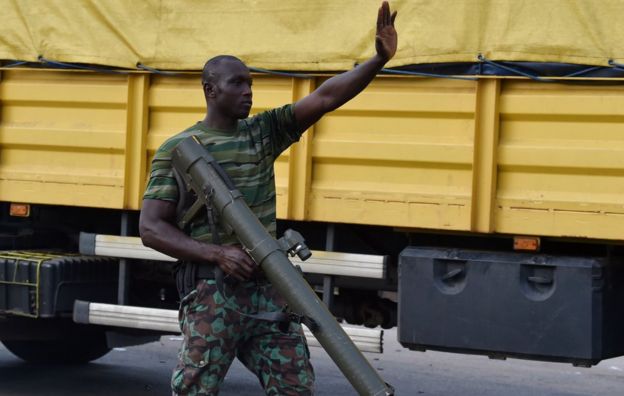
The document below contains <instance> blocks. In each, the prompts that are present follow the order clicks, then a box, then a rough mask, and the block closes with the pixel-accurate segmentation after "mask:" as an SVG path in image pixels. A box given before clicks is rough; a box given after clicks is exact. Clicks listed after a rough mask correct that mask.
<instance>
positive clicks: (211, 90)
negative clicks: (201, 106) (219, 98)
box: [203, 82, 216, 98]
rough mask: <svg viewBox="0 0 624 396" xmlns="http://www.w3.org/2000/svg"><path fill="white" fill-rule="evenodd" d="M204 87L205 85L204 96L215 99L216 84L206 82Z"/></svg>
mask: <svg viewBox="0 0 624 396" xmlns="http://www.w3.org/2000/svg"><path fill="white" fill-rule="evenodd" d="M203 85H204V95H205V96H206V98H214V97H215V94H216V92H215V89H216V86H215V84H214V83H213V82H205V83H204V84H203Z"/></svg>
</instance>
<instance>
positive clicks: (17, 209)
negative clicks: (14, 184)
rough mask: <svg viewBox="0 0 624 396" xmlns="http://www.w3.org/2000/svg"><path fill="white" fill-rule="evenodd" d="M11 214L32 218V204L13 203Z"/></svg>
mask: <svg viewBox="0 0 624 396" xmlns="http://www.w3.org/2000/svg"><path fill="white" fill-rule="evenodd" d="M9 214H10V215H11V216H17V217H28V216H30V204H21V203H12V204H11V207H10V208H9Z"/></svg>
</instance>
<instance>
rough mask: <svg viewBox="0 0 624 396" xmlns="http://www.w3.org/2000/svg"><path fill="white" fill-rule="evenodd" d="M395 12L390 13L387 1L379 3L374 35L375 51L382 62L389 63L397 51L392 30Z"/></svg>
mask: <svg viewBox="0 0 624 396" xmlns="http://www.w3.org/2000/svg"><path fill="white" fill-rule="evenodd" d="M396 16H397V12H396V11H394V12H393V13H392V14H391V13H390V5H389V4H388V2H387V1H384V2H383V3H381V7H379V12H378V13H377V32H376V34H375V49H376V50H377V54H378V55H379V56H381V58H382V59H383V60H384V61H386V62H387V61H389V60H390V59H391V58H392V57H393V56H394V54H395V53H396V50H397V32H396V30H395V29H394V19H395V18H396Z"/></svg>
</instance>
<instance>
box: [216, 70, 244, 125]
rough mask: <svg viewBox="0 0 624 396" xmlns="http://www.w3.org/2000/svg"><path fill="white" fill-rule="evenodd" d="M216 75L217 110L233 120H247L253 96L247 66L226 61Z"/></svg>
mask: <svg viewBox="0 0 624 396" xmlns="http://www.w3.org/2000/svg"><path fill="white" fill-rule="evenodd" d="M216 74H217V79H216V82H215V84H214V97H213V100H214V103H215V105H216V106H215V107H216V110H217V111H219V112H220V113H221V114H223V115H226V116H228V117H231V118H236V119H242V118H247V117H248V116H249V112H250V110H251V105H252V96H253V95H252V91H251V84H252V79H251V75H250V74H249V69H248V68H247V66H245V65H244V64H243V63H241V62H238V61H235V60H230V61H224V62H222V63H221V64H220V65H219V67H218V69H217V73H216Z"/></svg>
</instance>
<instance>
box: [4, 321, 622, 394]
mask: <svg viewBox="0 0 624 396" xmlns="http://www.w3.org/2000/svg"><path fill="white" fill-rule="evenodd" d="M179 343H180V340H179V337H172V336H168V337H163V338H162V339H161V340H160V342H155V343H151V344H147V345H143V346H138V347H130V348H125V349H123V348H122V349H116V350H113V351H112V352H110V353H109V354H108V355H106V356H104V357H103V358H101V359H99V360H97V361H95V362H93V363H90V364H88V365H85V366H81V367H61V366H54V365H45V366H41V365H31V364H27V363H23V362H22V361H20V360H19V359H17V358H15V357H14V356H13V355H11V354H10V352H8V351H7V350H6V349H4V348H3V347H1V346H0V395H3V396H4V395H6V396H12V395H29V396H30V395H33V396H34V395H37V396H39V395H50V396H60V395H96V396H104V395H107V396H108V395H120V396H130V395H132V396H136V395H139V396H140V395H146V396H148V395H159V396H160V395H163V396H164V395H170V394H171V393H170V391H169V385H168V382H169V375H170V372H171V368H172V367H173V365H174V362H175V355H176V352H177V348H178V346H179ZM384 345H385V352H384V353H383V354H366V356H367V357H368V358H369V360H370V361H371V362H372V364H373V366H374V367H375V368H377V370H379V372H380V374H381V375H382V377H383V378H384V379H385V380H386V381H387V382H389V383H391V384H392V385H393V386H395V388H396V391H397V393H396V394H397V395H445V396H446V395H448V396H453V395H458V396H477V395H478V396H490V395H492V396H494V395H496V396H498V395H519V396H524V395H526V396H542V395H544V396H593V395H595V396H621V395H623V394H624V358H617V359H609V360H605V361H603V362H601V363H600V364H599V365H597V366H595V367H593V368H589V369H587V368H578V367H574V366H572V365H570V364H560V363H543V362H532V361H524V360H516V359H509V360H506V361H498V360H489V359H488V358H487V357H482V356H468V355H457V354H449V353H439V352H431V351H428V352H424V353H423V352H412V351H409V350H406V349H403V348H402V347H401V346H400V345H399V344H398V343H397V342H396V332H395V331H394V330H390V331H386V334H385V344H384ZM311 353H312V363H313V365H314V367H315V371H316V376H317V381H316V385H317V394H318V395H336V396H340V395H355V392H354V391H353V389H352V388H351V386H350V385H349V383H348V382H347V381H346V380H345V379H344V377H343V376H342V374H341V373H340V371H339V370H338V368H337V367H336V366H335V365H334V364H333V362H332V361H331V359H329V357H328V356H327V354H325V353H324V351H323V350H322V349H320V348H311ZM262 394H263V392H262V390H261V388H260V386H259V385H258V383H257V380H256V378H255V377H254V376H253V375H251V374H250V373H249V372H247V371H246V369H245V368H244V367H243V366H242V365H241V364H240V363H237V362H236V363H235V364H234V365H233V366H232V368H231V369H230V372H229V373H228V376H227V377H226V379H225V383H224V386H223V388H222V392H221V395H224V396H252V395H262Z"/></svg>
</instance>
